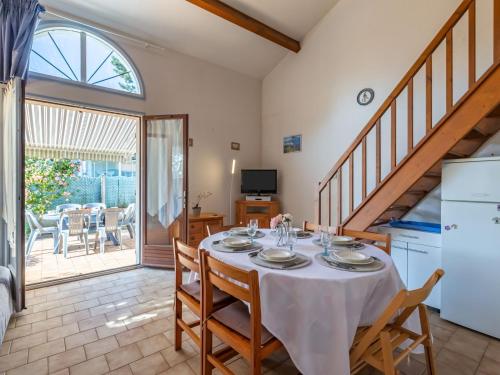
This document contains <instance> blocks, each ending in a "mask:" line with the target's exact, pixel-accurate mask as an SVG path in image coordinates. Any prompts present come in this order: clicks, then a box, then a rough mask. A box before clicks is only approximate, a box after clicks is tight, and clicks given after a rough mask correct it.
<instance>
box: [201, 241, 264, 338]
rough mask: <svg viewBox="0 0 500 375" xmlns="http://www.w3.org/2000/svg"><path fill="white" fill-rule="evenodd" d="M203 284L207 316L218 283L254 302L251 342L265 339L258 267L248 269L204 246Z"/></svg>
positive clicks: (210, 311) (219, 286) (211, 308)
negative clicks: (228, 260) (233, 264)
mask: <svg viewBox="0 0 500 375" xmlns="http://www.w3.org/2000/svg"><path fill="white" fill-rule="evenodd" d="M200 264H201V273H200V274H201V285H202V293H203V294H202V295H203V298H202V300H203V306H202V308H203V309H202V310H203V311H202V316H203V319H207V318H208V317H209V316H210V315H211V314H212V312H213V293H214V288H215V287H217V288H219V289H220V290H222V291H223V292H226V293H227V294H229V295H231V296H233V297H234V298H236V299H239V300H240V301H243V302H246V303H248V304H249V305H250V322H251V340H250V341H251V343H252V345H253V344H254V343H259V344H258V345H256V346H260V342H261V341H260V339H261V310H260V291H259V275H258V273H257V271H255V270H251V271H246V270H242V269H240V268H237V267H234V266H231V265H229V264H227V263H224V262H221V261H220V260H217V259H215V258H213V257H211V256H210V255H209V254H208V252H206V251H204V250H200Z"/></svg>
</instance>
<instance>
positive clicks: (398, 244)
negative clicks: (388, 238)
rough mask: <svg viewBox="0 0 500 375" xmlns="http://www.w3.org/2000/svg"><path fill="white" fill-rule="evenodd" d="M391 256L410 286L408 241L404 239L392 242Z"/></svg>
mask: <svg viewBox="0 0 500 375" xmlns="http://www.w3.org/2000/svg"><path fill="white" fill-rule="evenodd" d="M391 258H392V261H393V262H394V265H395V266H396V269H397V270H398V272H399V276H401V280H402V281H403V283H404V284H405V286H406V287H408V250H407V243H406V242H403V241H395V240H393V241H392V242H391Z"/></svg>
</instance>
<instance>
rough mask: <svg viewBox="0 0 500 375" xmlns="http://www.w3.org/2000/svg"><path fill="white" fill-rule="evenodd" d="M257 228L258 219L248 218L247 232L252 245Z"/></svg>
mask: <svg viewBox="0 0 500 375" xmlns="http://www.w3.org/2000/svg"><path fill="white" fill-rule="evenodd" d="M258 228H259V221H258V220H257V219H250V222H249V223H248V229H247V233H248V235H249V236H250V241H252V245H253V238H254V236H255V235H256V234H257V229H258Z"/></svg>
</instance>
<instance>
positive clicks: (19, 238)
mask: <svg viewBox="0 0 500 375" xmlns="http://www.w3.org/2000/svg"><path fill="white" fill-rule="evenodd" d="M22 91H23V87H22V83H21V79H20V78H15V79H13V80H11V81H10V82H9V83H8V84H7V85H6V87H5V88H2V105H1V111H0V112H1V114H2V122H1V131H0V140H1V141H0V142H1V146H0V162H1V166H0V172H1V173H0V186H1V187H0V192H1V196H0V203H1V210H0V211H1V218H0V227H1V229H0V237H1V238H0V252H1V253H2V257H1V261H2V264H3V265H5V266H6V267H8V268H9V269H10V271H11V273H12V277H13V279H14V290H15V295H14V299H15V301H14V304H15V308H16V310H17V311H21V309H23V308H24V233H23V232H24V215H23V213H22V207H23V205H24V158H23V152H24V150H23V140H24V134H23V133H24V127H23V114H24V103H23V97H24V96H23V93H22Z"/></svg>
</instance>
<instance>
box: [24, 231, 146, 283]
mask: <svg viewBox="0 0 500 375" xmlns="http://www.w3.org/2000/svg"><path fill="white" fill-rule="evenodd" d="M122 235H123V250H120V246H114V245H113V244H112V242H111V241H106V246H105V251H104V254H103V255H101V254H99V244H98V245H97V250H96V252H94V240H95V234H90V235H89V255H87V254H86V252H85V246H84V245H83V243H80V241H79V240H78V238H77V237H70V238H69V247H68V258H64V255H63V254H62V251H61V254H54V252H53V240H52V238H50V237H49V238H43V239H39V240H38V241H36V242H35V245H34V247H33V250H32V252H31V254H30V256H29V257H28V259H27V261H26V283H27V284H28V285H29V284H33V283H38V282H42V281H50V280H54V279H60V278H64V277H70V276H77V275H81V274H86V273H91V272H98V271H104V270H109V269H114V268H119V267H125V266H131V265H134V264H136V255H135V239H131V238H130V236H129V234H128V232H127V231H126V230H124V231H122Z"/></svg>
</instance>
